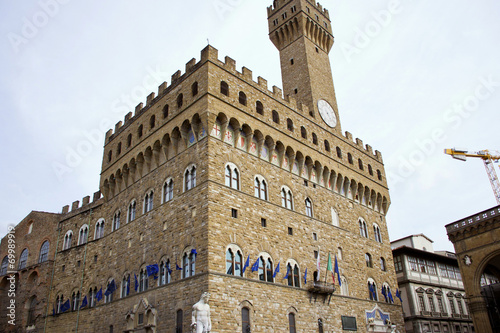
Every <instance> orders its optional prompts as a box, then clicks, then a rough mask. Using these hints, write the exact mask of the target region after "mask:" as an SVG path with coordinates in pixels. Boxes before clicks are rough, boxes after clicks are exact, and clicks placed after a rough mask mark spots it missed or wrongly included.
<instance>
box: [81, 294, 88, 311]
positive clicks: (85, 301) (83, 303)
mask: <svg viewBox="0 0 500 333" xmlns="http://www.w3.org/2000/svg"><path fill="white" fill-rule="evenodd" d="M88 304H89V302H88V301H87V296H85V298H84V299H83V301H82V305H81V306H80V309H83V308H84V307H86V306H87V305H88Z"/></svg>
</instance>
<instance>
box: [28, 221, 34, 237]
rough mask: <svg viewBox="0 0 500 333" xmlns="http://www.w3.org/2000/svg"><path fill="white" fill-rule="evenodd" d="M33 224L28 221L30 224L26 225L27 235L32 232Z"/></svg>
mask: <svg viewBox="0 0 500 333" xmlns="http://www.w3.org/2000/svg"><path fill="white" fill-rule="evenodd" d="M33 224H34V223H33V222H30V224H29V225H28V235H29V234H31V233H32V232H33Z"/></svg>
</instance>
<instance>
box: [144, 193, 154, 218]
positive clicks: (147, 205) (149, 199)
mask: <svg viewBox="0 0 500 333" xmlns="http://www.w3.org/2000/svg"><path fill="white" fill-rule="evenodd" d="M153 200H154V192H153V191H150V192H148V193H146V196H144V214H145V213H147V212H150V211H151V210H152V209H153Z"/></svg>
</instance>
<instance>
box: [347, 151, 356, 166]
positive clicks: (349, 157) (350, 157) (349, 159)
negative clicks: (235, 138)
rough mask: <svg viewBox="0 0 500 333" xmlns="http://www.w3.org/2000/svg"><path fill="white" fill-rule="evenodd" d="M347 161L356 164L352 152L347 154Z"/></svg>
mask: <svg viewBox="0 0 500 333" xmlns="http://www.w3.org/2000/svg"><path fill="white" fill-rule="evenodd" d="M347 161H349V164H354V162H353V160H352V154H351V153H348V154H347Z"/></svg>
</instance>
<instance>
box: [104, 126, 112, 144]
mask: <svg viewBox="0 0 500 333" xmlns="http://www.w3.org/2000/svg"><path fill="white" fill-rule="evenodd" d="M112 135H113V130H112V129H110V130H108V131H107V132H106V139H105V141H106V142H109V141H110V140H111V136H112Z"/></svg>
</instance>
